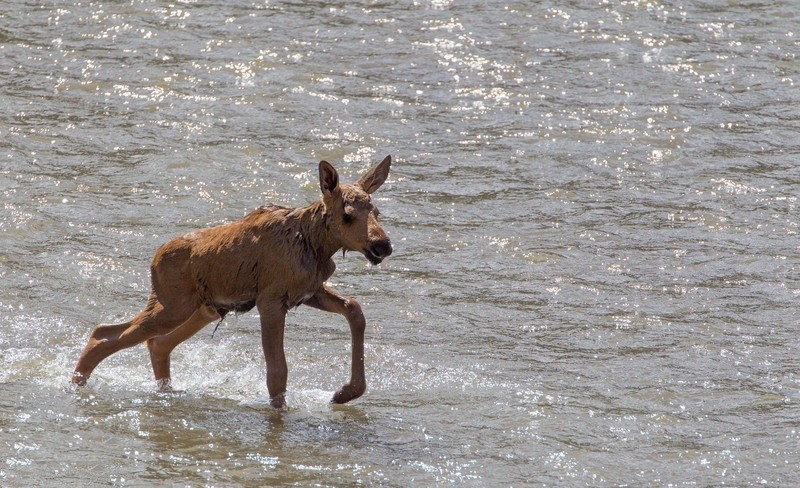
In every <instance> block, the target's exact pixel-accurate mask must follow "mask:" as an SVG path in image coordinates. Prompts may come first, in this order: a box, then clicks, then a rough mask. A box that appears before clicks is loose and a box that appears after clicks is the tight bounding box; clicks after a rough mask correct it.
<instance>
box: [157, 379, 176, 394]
mask: <svg viewBox="0 0 800 488" xmlns="http://www.w3.org/2000/svg"><path fill="white" fill-rule="evenodd" d="M156 391H158V392H159V393H172V391H173V389H172V380H171V379H169V378H161V379H160V380H156Z"/></svg>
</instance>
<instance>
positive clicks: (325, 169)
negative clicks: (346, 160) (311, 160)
mask: <svg viewBox="0 0 800 488" xmlns="http://www.w3.org/2000/svg"><path fill="white" fill-rule="evenodd" d="M337 186H339V173H337V172H336V168H334V167H333V166H332V165H331V163H329V162H327V161H320V162H319V189H320V190H322V194H323V195H325V196H326V197H329V196H331V194H332V193H333V190H335V189H336V187H337Z"/></svg>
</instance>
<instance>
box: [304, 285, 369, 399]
mask: <svg viewBox="0 0 800 488" xmlns="http://www.w3.org/2000/svg"><path fill="white" fill-rule="evenodd" d="M306 305H309V306H312V307H314V308H318V309H320V310H325V311H326V312H333V313H338V314H340V315H343V316H344V317H345V318H346V319H347V323H348V325H350V335H351V338H352V360H351V363H350V382H349V383H347V384H346V385H344V386H343V387H342V388H340V389H339V391H337V392H336V393H335V394H334V395H333V399H332V400H331V401H332V402H333V403H347V402H349V401H350V400H355V399H356V398H358V397H360V396H361V395H363V394H364V392H365V391H366V390H367V379H366V376H365V374H364V329H366V320H365V319H364V313H363V312H362V311H361V306H360V305H359V304H358V302H357V301H355V300H354V299H352V298H344V297H343V296H341V295H339V294H338V293H336V292H335V291H333V290H332V289H330V288H328V287H327V286H323V287H322V289H321V290H320V291H318V292H317V293H316V294H315V295H314V296H313V297H311V298H310V299H309V300H308V301H307V302H306Z"/></svg>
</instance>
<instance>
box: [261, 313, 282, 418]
mask: <svg viewBox="0 0 800 488" xmlns="http://www.w3.org/2000/svg"><path fill="white" fill-rule="evenodd" d="M259 313H260V314H261V346H262V347H263V348H264V359H266V362H267V390H268V391H269V403H270V405H272V406H273V407H274V408H283V404H284V396H285V395H286V379H287V376H288V374H289V368H288V367H287V366H286V356H285V354H284V352H283V329H284V325H285V323H286V310H285V309H284V308H283V307H281V306H264V307H259Z"/></svg>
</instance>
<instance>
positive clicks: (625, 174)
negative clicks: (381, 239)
mask: <svg viewBox="0 0 800 488" xmlns="http://www.w3.org/2000/svg"><path fill="white" fill-rule="evenodd" d="M798 38H800V32H798V19H797V15H796V5H794V4H792V3H780V2H756V3H752V2H738V1H731V2H725V3H715V2H710V3H709V2H689V3H688V4H687V3H685V2H675V3H673V2H659V1H629V2H605V1H599V2H570V3H569V4H562V3H561V2H541V3H534V2H514V3H509V4H496V5H495V4H493V3H489V4H486V3H485V2H467V1H465V2H455V1H453V2H450V1H446V0H443V1H435V2H427V1H425V2H401V3H374V2H348V3H309V2H272V1H269V2H265V1H261V2H250V1H232V2H196V1H186V2H174V3H165V2H150V1H127V2H107V3H102V2H79V3H76V4H66V3H64V4H62V3H57V4H56V5H55V6H53V5H51V4H50V3H47V5H39V2H23V1H18V0H8V1H4V2H3V4H2V6H0V194H2V196H0V201H1V202H2V209H1V210H0V280H1V281H2V285H1V286H0V310H2V314H1V315H0V485H3V486H108V485H115V486H116V485H118V486H149V485H159V486H162V485H164V484H165V483H166V484H169V485H175V486H236V485H238V486H264V485H271V486H276V485H301V486H303V485H312V484H313V485H321V486H345V485H352V484H358V483H360V484H365V485H372V486H374V485H377V486H381V485H384V486H409V485H418V486H431V485H438V484H455V485H458V486H523V485H530V486H540V485H561V486H611V485H626V484H627V485H631V486H683V485H693V486H708V485H722V484H725V485H735V486H749V485H757V484H758V485H760V484H767V485H772V486H786V485H787V484H789V483H790V482H791V481H792V480H796V479H797V478H798V475H800V471H799V470H798V467H797V461H798V459H800V408H799V407H798V405H800V393H798V389H800V361H799V360H798V357H800V350H799V349H798V340H797V338H798V332H799V329H800V324H799V323H798V313H797V307H798V300H799V299H800V296H799V295H800V270H799V269H798V267H800V262H799V260H800V248H799V246H800V240H798V222H799V221H800V217H798V215H799V213H800V211H799V209H798V200H797V198H798V195H800V146H799V145H798V137H797V134H798V129H800V125H799V124H798V120H800V108H798V107H800V90H799V89H798V87H797V86H796V84H797V83H798V82H800V62H799V61H798V60H797V59H796V54H797V53H798V51H799V50H800V45H798ZM386 154H392V155H393V156H394V158H395V164H394V166H393V169H392V174H391V177H390V179H389V181H388V182H387V183H386V185H384V187H383V188H382V189H381V190H380V193H378V194H377V196H378V197H379V199H378V204H379V206H380V208H381V215H382V222H383V224H384V226H385V228H386V229H387V230H388V231H389V233H390V234H391V236H392V238H393V240H394V244H395V253H394V255H392V257H391V258H390V259H388V260H387V261H385V262H384V263H383V264H381V265H380V266H379V267H371V266H370V265H368V263H367V262H366V260H364V259H363V257H361V256H358V255H356V254H349V255H348V256H347V257H346V258H344V259H342V258H341V257H339V258H338V266H339V270H338V272H337V274H336V275H335V276H334V278H333V280H332V282H331V284H332V285H333V286H334V287H336V288H337V289H338V290H339V291H341V292H342V293H345V294H348V295H352V296H355V297H357V298H359V299H360V301H361V303H362V305H363V306H364V308H365V310H366V314H367V319H368V321H369V325H368V331H367V335H368V346H367V358H366V361H367V371H368V377H369V380H370V389H369V391H368V393H367V395H366V396H365V397H363V398H362V399H360V400H358V401H356V402H354V403H352V404H351V405H347V406H342V407H333V406H330V405H329V404H328V400H329V398H330V395H331V392H332V391H334V390H335V389H336V388H338V387H339V386H340V385H341V384H342V382H343V381H345V379H346V377H347V374H348V365H347V361H348V357H349V356H348V353H349V333H348V330H347V327H346V324H345V323H344V321H343V320H342V319H341V318H339V317H336V316H329V315H326V314H323V313H321V312H317V311H314V310H310V309H308V310H307V309H304V308H300V309H298V310H296V311H293V312H292V313H291V314H290V316H289V318H288V326H287V355H288V361H289V365H290V377H289V388H290V391H289V395H288V403H289V405H290V407H289V409H288V410H287V411H285V412H274V411H272V410H271V409H270V407H268V405H267V402H266V399H267V391H266V385H265V381H264V367H263V356H262V354H261V350H260V343H259V334H258V330H259V329H258V316H257V314H256V313H255V312H252V313H250V314H246V315H240V316H238V317H233V316H231V317H229V318H228V319H226V320H225V322H223V324H222V325H221V326H220V328H219V330H218V331H217V332H216V334H215V335H214V337H213V338H212V337H211V329H212V327H209V328H208V329H206V330H204V331H202V332H201V333H200V334H198V336H196V337H195V338H193V339H192V340H191V341H189V342H187V343H186V344H184V345H182V346H181V347H180V348H179V349H178V350H176V352H175V353H174V355H173V372H174V375H173V376H174V381H175V384H176V387H177V388H178V389H179V390H180V392H178V393H176V394H172V395H163V394H158V393H156V392H155V391H154V384H153V383H154V382H153V380H152V379H151V376H150V375H151V373H150V368H149V365H148V359H147V355H146V351H145V350H144V349H143V348H141V347H139V348H135V349H131V350H129V351H126V352H124V353H121V354H119V355H116V356H114V357H112V358H110V359H109V360H107V361H106V362H104V363H103V364H102V365H101V366H100V367H99V368H98V370H97V371H96V373H95V374H94V376H93V377H92V380H91V383H90V386H89V387H87V388H86V389H84V390H83V391H79V392H76V391H74V390H72V389H71V388H69V387H68V385H67V383H68V379H69V374H70V372H71V369H72V367H73V366H74V363H75V360H76V358H77V355H78V353H79V351H80V348H81V347H82V344H83V342H84V340H85V337H86V335H87V334H88V332H89V331H90V329H91V327H92V326H93V325H94V324H95V323H98V322H114V321H121V320H124V319H126V318H128V317H130V316H131V314H133V313H135V312H136V311H138V310H139V309H140V308H141V306H142V305H143V303H144V299H145V297H146V294H147V291H148V279H149V278H148V274H147V269H148V264H149V260H150V257H151V256H152V253H153V252H154V250H155V249H156V248H157V247H158V245H159V244H160V243H162V242H163V241H165V240H167V239H169V238H170V237H172V236H174V235H178V234H181V233H184V232H187V231H189V230H192V229H195V228H198V227H204V226H208V225H213V224H218V223H221V222H226V221H230V220H233V219H236V218H238V217H240V216H242V215H244V214H245V213H246V212H248V211H249V210H251V209H253V208H255V207H256V206H258V205H261V204H265V203H271V202H272V203H277V204H284V205H303V204H306V203H308V202H310V201H313V200H314V199H315V198H317V195H318V186H317V183H316V176H315V175H316V163H317V162H318V161H319V160H320V159H323V158H324V159H328V160H329V161H331V162H333V163H334V164H335V165H336V166H337V167H338V168H339V170H340V174H341V176H342V179H343V180H346V181H347V180H353V179H355V178H356V177H357V175H359V174H360V173H361V172H363V171H364V170H365V169H366V168H368V167H369V166H370V165H371V164H373V163H375V162H377V161H379V160H380V159H382V158H383V157H384V156H385V155H386Z"/></svg>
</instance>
